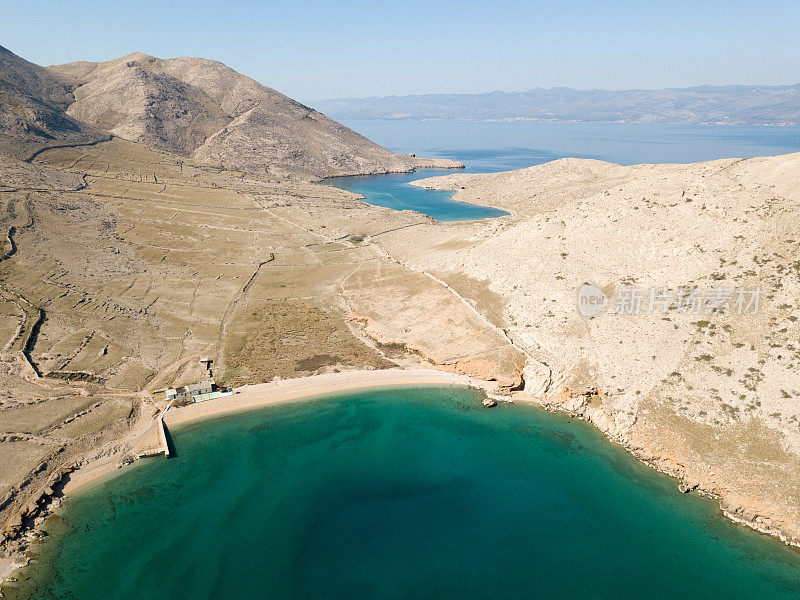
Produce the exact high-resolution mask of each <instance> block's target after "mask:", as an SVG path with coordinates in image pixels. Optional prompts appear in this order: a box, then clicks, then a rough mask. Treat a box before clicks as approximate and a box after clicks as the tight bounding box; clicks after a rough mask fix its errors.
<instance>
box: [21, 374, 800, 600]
mask: <svg viewBox="0 0 800 600" xmlns="http://www.w3.org/2000/svg"><path fill="white" fill-rule="evenodd" d="M480 399H481V396H480V395H479V394H478V393H477V392H475V391H472V390H468V389H465V388H452V387H441V388H400V389H393V390H373V391H363V392H359V393H350V394H341V395H337V396H334V397H330V398H327V399H314V400H309V401H305V402H299V403H294V404H287V405H283V406H276V407H271V408H266V409H260V410H256V411H252V412H248V413H240V414H236V415H230V416H227V417H223V418H218V419H213V420H209V421H205V422H200V423H195V424H192V425H188V426H185V427H183V428H181V429H178V430H176V431H175V432H174V439H175V443H176V446H177V448H178V456H177V457H176V458H174V459H168V460H167V459H163V458H157V459H152V460H146V461H141V462H140V463H138V464H137V465H135V466H133V467H132V468H129V469H126V470H125V471H123V472H121V473H119V474H118V475H116V476H115V477H113V478H111V479H108V480H106V481H104V482H102V483H100V484H99V485H96V486H93V487H91V488H86V489H84V490H81V491H80V492H79V493H78V494H76V495H75V496H73V497H70V498H68V499H67V501H66V502H65V506H64V507H63V510H61V511H60V512H59V513H58V514H57V515H56V516H55V517H53V518H51V519H50V521H49V523H48V527H47V529H48V531H49V533H50V536H49V538H48V539H46V541H45V543H43V544H40V545H37V546H35V552H36V554H37V555H38V556H37V559H36V562H35V563H34V565H33V568H31V569H28V571H27V572H26V573H25V575H24V577H23V579H22V581H21V582H20V583H19V584H18V585H17V587H16V591H15V592H14V593H12V596H11V597H12V598H14V597H16V598H26V599H33V598H36V599H37V600H49V599H56V598H58V599H62V598H80V599H81V600H95V599H101V598H102V599H107V598H115V599H116V600H127V599H134V598H136V599H139V598H171V599H174V600H182V599H187V600H188V599H190V598H191V599H192V600H196V599H204V598H208V599H211V598H214V599H217V600H226V599H228V598H230V599H234V598H275V599H282V598H342V599H352V598H362V599H370V598H382V599H384V598H389V599H391V598H409V597H414V598H436V599H437V600H446V599H448V598H457V599H459V600H464V599H471V598H475V599H484V598H486V597H509V598H516V597H537V598H547V599H552V598H564V599H566V598H597V599H604V598H609V599H611V598H614V599H618V598H678V597H680V598H686V599H693V598H726V599H734V600H735V599H739V598H741V599H750V598H759V599H763V600H770V599H778V598H780V599H784V598H786V599H788V598H796V597H797V595H798V594H800V555H798V554H797V553H796V552H794V551H792V550H791V549H789V548H786V547H784V546H782V545H781V544H780V543H779V542H777V541H776V540H774V539H771V538H768V537H766V536H762V535H759V534H757V533H755V532H752V531H750V530H747V529H745V528H743V527H740V526H737V525H735V524H733V523H731V522H730V521H728V520H727V519H725V518H724V517H723V515H722V514H721V513H720V511H719V508H718V506H717V505H716V503H715V502H714V501H713V500H710V499H707V498H701V497H698V496H695V495H691V494H690V495H685V494H681V493H680V492H679V491H678V490H677V485H676V483H675V481H674V480H671V479H670V478H668V477H666V476H663V475H661V474H659V473H657V472H655V471H652V470H651V469H649V468H647V467H645V466H644V465H642V464H640V463H638V462H637V461H636V460H635V459H634V458H633V457H631V456H630V455H628V454H627V453H626V452H625V451H624V450H623V449H622V448H619V447H617V446H614V445H612V444H610V443H608V442H607V441H606V440H605V439H604V438H603V437H602V436H601V435H600V434H599V433H598V432H597V431H596V430H595V429H593V428H592V427H591V426H589V425H587V424H585V423H582V422H579V421H575V420H572V419H569V418H568V417H566V416H564V415H558V414H551V413H547V412H545V411H543V410H541V409H537V408H534V407H531V406H525V405H501V406H499V407H497V408H496V409H492V410H486V409H484V408H483V407H482V406H481V404H480ZM26 577H27V578H28V579H26Z"/></svg>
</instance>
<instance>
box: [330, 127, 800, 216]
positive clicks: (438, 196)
mask: <svg viewBox="0 0 800 600" xmlns="http://www.w3.org/2000/svg"><path fill="white" fill-rule="evenodd" d="M345 124H346V125H347V126H348V127H351V128H353V129H355V130H356V131H358V132H360V133H362V134H364V135H366V136H367V137H368V138H370V139H372V140H374V141H375V142H377V143H379V144H381V145H383V146H386V147H387V148H391V149H392V150H395V151H397V152H401V153H403V154H407V153H409V152H415V153H416V154H417V156H426V157H432V158H452V159H455V160H458V161H461V162H463V163H464V164H465V165H466V169H465V172H467V173H492V172H497V171H508V170H512V169H521V168H524V167H530V166H532V165H539V164H542V163H545V162H548V161H551V160H556V159H558V158H565V157H569V156H574V157H579V158H596V159H600V160H605V161H610V162H615V163H619V164H623V165H631V164H638V163H667V162H674V163H690V162H699V161H705V160H714V159H717V158H735V157H750V156H769V155H775V154H787V153H789V152H798V151H800V127H738V126H711V125H636V124H615V123H529V122H512V123H459V122H449V121H442V122H438V121H433V122H431V121H424V122H417V121H348V122H346V123H345ZM452 172H453V171H441V170H427V169H426V170H421V171H418V172H416V173H411V174H401V175H376V176H370V177H343V178H335V179H330V180H327V181H325V183H326V184H328V185H333V186H336V187H341V188H345V189H348V190H350V191H353V192H356V193H359V194H363V195H364V196H366V197H367V198H366V202H369V203H370V204H376V205H378V206H386V207H388V208H394V209H396V210H407V209H412V210H417V211H419V212H422V213H425V214H428V215H430V216H432V217H434V218H436V219H439V220H440V221H467V220H471V219H479V218H487V217H497V216H501V215H502V214H505V213H504V212H503V211H498V210H497V209H492V208H488V207H482V206H474V205H470V204H464V203H461V202H455V201H453V200H450V197H451V195H452V193H451V192H442V191H429V190H423V189H421V188H416V187H414V186H410V185H408V182H409V181H414V180H416V179H422V178H424V177H432V176H435V175H446V174H448V173H452Z"/></svg>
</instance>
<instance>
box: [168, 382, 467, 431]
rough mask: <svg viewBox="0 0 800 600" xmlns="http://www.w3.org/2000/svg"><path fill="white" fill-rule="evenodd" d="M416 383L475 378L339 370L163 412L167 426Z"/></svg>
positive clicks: (244, 389) (252, 387)
mask: <svg viewBox="0 0 800 600" xmlns="http://www.w3.org/2000/svg"><path fill="white" fill-rule="evenodd" d="M414 385H463V386H468V385H473V386H476V383H475V382H474V381H473V380H472V378H470V377H467V376H465V375H456V374H453V373H445V372H443V371H434V370H432V369H421V368H418V369H382V370H356V371H344V372H340V373H325V374H323V375H312V376H310V377H299V378H297V379H286V380H276V381H271V382H269V383H261V384H257V385H247V386H243V387H241V388H237V389H236V390H234V394H233V395H232V396H224V397H222V398H216V399H214V400H207V401H205V402H197V403H194V404H189V405H188V406H183V407H181V408H173V409H170V410H168V411H167V412H166V414H165V415H164V423H165V424H166V425H167V427H175V426H177V425H182V424H185V423H189V422H191V421H197V420H201V419H206V418H209V417H214V416H219V415H223V414H227V413H231V412H237V411H241V410H248V409H253V408H258V407H261V406H270V405H274V404H281V403H284V402H291V401H295V400H302V399H307V398H312V397H316V396H326V395H329V394H336V393H340V392H348V391H356V390H363V389H369V388H383V387H398V386H414Z"/></svg>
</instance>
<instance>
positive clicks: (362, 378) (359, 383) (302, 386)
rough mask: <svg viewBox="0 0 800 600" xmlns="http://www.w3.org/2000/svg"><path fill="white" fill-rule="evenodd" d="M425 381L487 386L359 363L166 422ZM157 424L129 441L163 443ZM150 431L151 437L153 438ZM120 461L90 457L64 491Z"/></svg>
mask: <svg viewBox="0 0 800 600" xmlns="http://www.w3.org/2000/svg"><path fill="white" fill-rule="evenodd" d="M420 385H461V386H472V387H484V388H485V387H486V382H478V381H476V380H474V379H472V378H471V377H467V376H465V375H457V374H454V373H446V372H443V371H435V370H433V369H425V368H412V369H381V370H369V369H359V370H352V371H342V372H339V373H325V374H322V375H311V376H309V377H298V378H296V379H282V380H275V381H271V382H269V383H261V384H256V385H247V386H242V387H240V388H236V389H235V390H234V394H233V395H231V396H223V397H221V398H215V399H213V400H206V401H204V402H197V403H194V404H189V405H187V406H182V407H180V408H170V409H169V410H167V411H166V412H165V413H164V424H165V425H166V426H167V427H168V428H174V427H178V426H180V425H185V424H187V423H191V422H194V421H200V420H203V419H209V418H213V417H217V416H221V415H225V414H229V413H234V412H238V411H243V410H253V409H257V408H259V407H264V406H272V405H275V404H282V403H285V402H293V401H299V400H306V399H309V398H315V397H319V396H327V395H330V394H337V393H343V392H350V391H356V390H365V389H371V388H386V387H404V386H420ZM155 425H156V421H155V420H153V423H152V427H150V428H149V429H148V430H147V431H145V432H139V433H137V434H136V435H135V436H132V439H131V440H130V441H136V439H137V438H138V440H139V443H140V447H141V448H144V447H147V446H152V447H153V448H156V447H158V445H159V441H158V439H157V433H156V429H155ZM148 437H149V438H151V440H152V441H150V440H148ZM119 464H120V463H119V456H117V455H114V454H111V455H108V456H105V457H103V458H101V459H98V460H95V461H91V462H89V463H87V464H86V465H85V466H82V467H81V468H79V469H78V470H77V471H75V472H74V473H71V474H70V479H69V481H68V482H67V484H66V485H65V486H64V490H63V491H64V494H65V495H69V494H72V493H75V491H76V490H78V489H79V488H82V487H85V486H87V485H91V484H92V483H96V482H97V481H99V480H101V479H102V478H103V477H105V476H108V475H109V474H111V473H115V472H118V470H119Z"/></svg>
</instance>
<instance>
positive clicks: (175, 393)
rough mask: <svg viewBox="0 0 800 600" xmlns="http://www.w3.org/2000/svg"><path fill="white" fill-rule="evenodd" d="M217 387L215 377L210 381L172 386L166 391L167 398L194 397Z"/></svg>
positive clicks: (210, 391)
mask: <svg viewBox="0 0 800 600" xmlns="http://www.w3.org/2000/svg"><path fill="white" fill-rule="evenodd" d="M216 387H217V384H216V383H214V380H213V379H209V380H208V381H201V382H200V383H193V384H192V385H186V386H182V387H177V388H170V389H168V390H167V391H166V394H167V400H178V399H180V398H193V397H195V396H202V395H203V394H210V393H212V392H213V391H214V390H215V389H216Z"/></svg>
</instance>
